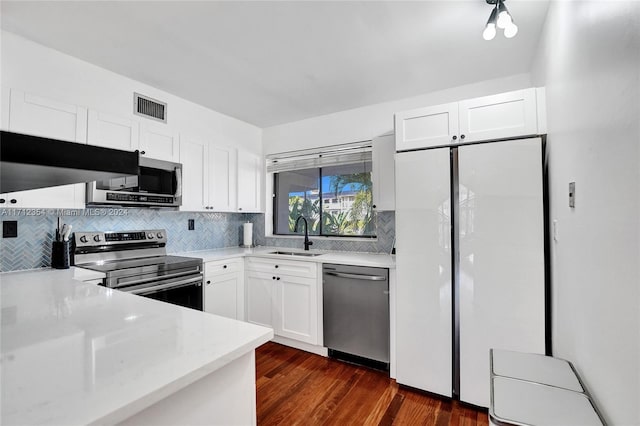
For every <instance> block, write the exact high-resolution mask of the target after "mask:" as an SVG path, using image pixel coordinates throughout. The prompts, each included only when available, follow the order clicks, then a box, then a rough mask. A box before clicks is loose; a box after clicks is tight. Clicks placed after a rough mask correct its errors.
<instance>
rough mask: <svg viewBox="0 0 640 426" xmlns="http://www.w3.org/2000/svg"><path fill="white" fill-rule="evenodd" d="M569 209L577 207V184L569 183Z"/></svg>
mask: <svg viewBox="0 0 640 426" xmlns="http://www.w3.org/2000/svg"><path fill="white" fill-rule="evenodd" d="M569 207H571V208H575V207H576V183H575V182H569Z"/></svg>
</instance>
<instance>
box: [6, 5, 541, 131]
mask: <svg viewBox="0 0 640 426" xmlns="http://www.w3.org/2000/svg"><path fill="white" fill-rule="evenodd" d="M506 4H507V6H508V7H509V10H510V12H511V14H512V15H513V17H514V20H515V22H516V23H517V24H518V26H519V29H520V31H519V33H518V35H517V36H516V37H515V38H513V39H510V40H508V39H505V38H504V37H503V36H502V34H500V33H499V34H498V35H497V36H496V38H495V39H494V40H492V41H490V42H488V41H485V40H483V39H482V36H481V34H482V30H483V29H484V25H485V23H486V20H487V18H488V16H489V13H490V11H491V6H489V5H487V4H486V3H485V1H484V0H469V1H455V0H443V1H420V2H417V1H410V2H401V1H365V2H346V1H338V2H329V1H297V2H282V1H256V2H243V1H224V2H221V1H199V2H187V1H160V2H155V1H110V2H93V1H44V2H35V1H4V0H3V1H2V2H1V8H2V9H1V12H2V21H1V24H2V28H3V29H5V30H7V31H10V32H13V33H16V34H18V35H21V36H23V37H25V38H28V39H31V40H33V41H35V42H37V43H40V44H43V45H45V46H49V47H52V48H54V49H57V50H59V51H62V52H64V53H67V54H69V55H72V56H75V57H77V58H80V59H83V60H85V61H87V62H90V63H93V64H96V65H99V66H101V67H103V68H106V69H109V70H111V71H114V72H116V73H119V74H122V75H125V76H127V77H130V78H132V79H135V80H138V81H141V82H144V83H146V84H149V85H151V86H154V87H156V88H159V89H162V90H165V91H167V92H170V93H172V94H175V95H177V96H180V97H183V98H186V99H189V100H191V101H193V102H196V103H198V104H201V105H204V106H206V107H208V108H211V109H213V110H216V111H218V112H221V113H224V114H227V115H229V116H232V117H236V118H238V119H240V120H243V121H246V122H249V123H252V124H254V125H256V126H259V127H269V126H273V125H277V124H282V123H287V122H292V121H297V120H301V119H305V118H309V117H313V116H318V115H323V114H328V113H332V112H337V111H342V110H346V109H351V108H355V107H359V106H364V105H369V104H374V103H379V102H385V101H390V100H395V99H401V98H405V97H409V96H415V95H418V94H422V93H428V92H431V91H434V90H440V89H444V88H448V87H454V86H459V85H462V84H468V83H472V82H477V81H482V80H487V79H493V78H499V77H503V76H508V75H513V74H517V73H523V72H529V70H530V68H531V64H532V58H533V54H534V51H535V49H536V46H537V42H538V38H539V35H540V33H541V30H542V26H543V22H544V19H545V17H546V11H547V7H548V2H547V1H546V0H537V1H523V0H520V1H518V0H509V1H507V3H506Z"/></svg>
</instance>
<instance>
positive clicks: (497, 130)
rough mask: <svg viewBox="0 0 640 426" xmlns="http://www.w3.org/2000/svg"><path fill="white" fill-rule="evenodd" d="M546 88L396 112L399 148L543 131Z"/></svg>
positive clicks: (423, 146)
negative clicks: (544, 90)
mask: <svg viewBox="0 0 640 426" xmlns="http://www.w3.org/2000/svg"><path fill="white" fill-rule="evenodd" d="M542 96H543V89H535V88H530V89H525V90H516V91H513V92H507V93H501V94H498V95H492V96H484V97H481V98H474V99H467V100H464V101H461V102H452V103H449V104H444V105H438V106H432V107H427V108H418V109H413V110H410V111H404V112H400V113H397V114H396V118H395V126H396V150H397V151H405V150H411V149H421V148H431V147H436V146H446V145H457V144H463V143H467V142H478V141H488V140H495V139H507V138H514V137H521V136H532V135H537V134H539V133H543V132H544V131H545V129H546V123H545V122H544V113H543V112H544V105H543V103H544V102H543V101H542V100H538V98H541V97H542Z"/></svg>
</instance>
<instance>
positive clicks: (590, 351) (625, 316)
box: [532, 1, 640, 425]
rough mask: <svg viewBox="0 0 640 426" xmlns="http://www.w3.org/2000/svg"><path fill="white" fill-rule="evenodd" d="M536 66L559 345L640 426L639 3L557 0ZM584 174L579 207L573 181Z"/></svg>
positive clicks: (603, 396)
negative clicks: (572, 201) (571, 201)
mask: <svg viewBox="0 0 640 426" xmlns="http://www.w3.org/2000/svg"><path fill="white" fill-rule="evenodd" d="M535 64H536V66H535V68H534V70H533V72H532V79H533V81H534V83H535V84H536V85H545V86H546V95H547V117H548V118H547V120H548V123H547V124H548V148H549V175H550V198H551V218H552V219H556V220H557V221H558V225H559V229H558V231H559V240H558V242H555V243H552V274H553V293H552V294H553V331H554V332H553V347H554V355H556V356H559V357H564V358H567V359H570V360H572V361H573V362H574V363H575V366H576V368H577V369H578V370H579V372H580V373H581V375H582V377H583V378H584V379H585V382H586V385H587V387H588V388H589V389H590V390H591V391H592V393H593V394H594V395H595V398H596V400H597V402H598V403H599V406H600V407H601V409H602V410H603V412H604V415H605V417H606V419H607V420H608V422H609V423H610V424H615V425H631V424H635V425H637V424H640V408H639V407H640V348H639V346H640V316H639V315H640V314H639V311H640V292H639V287H640V271H639V265H640V249H639V241H640V205H639V198H640V174H639V170H640V157H639V149H638V147H639V145H640V128H639V126H640V124H639V123H640V3H638V2H622V1H592V2H589V1H581V2H553V3H552V4H551V6H550V9H549V14H548V18H547V21H546V27H545V30H544V37H543V38H542V39H541V42H540V45H539V51H538V59H537V61H536V62H535ZM572 181H575V182H576V206H575V208H573V209H572V208H569V205H568V185H569V182H572Z"/></svg>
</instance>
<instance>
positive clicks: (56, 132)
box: [0, 90, 87, 209]
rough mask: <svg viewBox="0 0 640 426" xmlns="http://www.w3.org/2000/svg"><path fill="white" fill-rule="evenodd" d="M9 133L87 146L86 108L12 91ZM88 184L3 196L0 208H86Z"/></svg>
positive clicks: (4, 124) (0, 195)
mask: <svg viewBox="0 0 640 426" xmlns="http://www.w3.org/2000/svg"><path fill="white" fill-rule="evenodd" d="M8 116H9V124H8V126H6V123H3V127H7V128H8V130H9V131H12V132H16V133H25V134H30V135H35V136H43V137H47V138H52V139H59V140H64V141H69V142H78V143H86V141H87V109H86V108H82V107H79V106H77V105H72V104H66V103H63V102H58V101H55V100H52V99H47V98H44V97H40V96H36V95H32V94H29V93H24V92H22V91H19V90H11V93H10V100H9V115H8ZM84 194H85V185H84V184H83V183H80V184H74V185H61V186H54V187H51V188H41V189H34V190H30V191H19V192H11V193H6V194H0V207H20V208H70V209H82V208H84V206H85V195H84Z"/></svg>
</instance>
